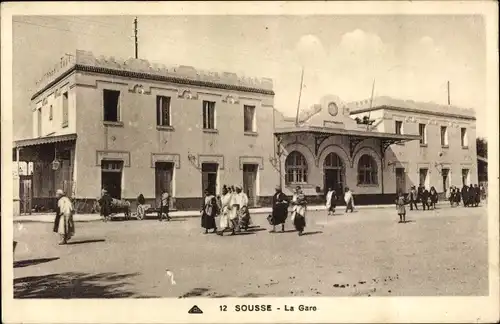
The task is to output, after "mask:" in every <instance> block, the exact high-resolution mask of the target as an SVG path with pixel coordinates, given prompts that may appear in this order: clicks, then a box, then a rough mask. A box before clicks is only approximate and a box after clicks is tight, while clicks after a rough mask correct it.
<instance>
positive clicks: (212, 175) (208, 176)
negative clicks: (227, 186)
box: [201, 163, 219, 195]
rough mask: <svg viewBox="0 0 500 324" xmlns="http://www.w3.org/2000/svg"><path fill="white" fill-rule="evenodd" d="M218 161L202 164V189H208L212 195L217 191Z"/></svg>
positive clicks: (203, 190)
mask: <svg viewBox="0 0 500 324" xmlns="http://www.w3.org/2000/svg"><path fill="white" fill-rule="evenodd" d="M218 169H219V166H218V165H217V163H203V164H202V165H201V186H202V187H201V189H202V192H205V190H208V192H209V193H210V194H212V195H215V194H216V193H217V170H218Z"/></svg>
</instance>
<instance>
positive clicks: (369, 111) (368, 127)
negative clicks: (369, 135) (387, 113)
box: [366, 79, 375, 131]
mask: <svg viewBox="0 0 500 324" xmlns="http://www.w3.org/2000/svg"><path fill="white" fill-rule="evenodd" d="M374 92H375V79H373V83H372V95H371V97H370V110H368V124H367V125H366V130H367V131H368V130H369V129H370V115H371V112H372V110H371V109H372V107H373V93H374Z"/></svg>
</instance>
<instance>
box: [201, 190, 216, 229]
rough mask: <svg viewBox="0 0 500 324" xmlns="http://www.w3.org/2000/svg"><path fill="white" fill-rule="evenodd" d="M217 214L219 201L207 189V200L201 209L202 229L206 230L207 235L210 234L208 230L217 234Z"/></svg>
mask: <svg viewBox="0 0 500 324" xmlns="http://www.w3.org/2000/svg"><path fill="white" fill-rule="evenodd" d="M217 214H218V210H217V199H216V198H215V196H214V195H212V194H211V193H210V192H209V191H208V189H207V190H205V199H204V200H203V207H202V209H201V227H203V228H204V229H205V234H208V230H211V229H213V233H217V226H216V224H215V217H216V216H217Z"/></svg>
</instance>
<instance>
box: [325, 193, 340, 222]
mask: <svg viewBox="0 0 500 324" xmlns="http://www.w3.org/2000/svg"><path fill="white" fill-rule="evenodd" d="M336 201H337V193H336V192H335V190H333V188H328V192H327V193H326V210H327V211H328V216H332V215H333V214H335V207H337V204H336Z"/></svg>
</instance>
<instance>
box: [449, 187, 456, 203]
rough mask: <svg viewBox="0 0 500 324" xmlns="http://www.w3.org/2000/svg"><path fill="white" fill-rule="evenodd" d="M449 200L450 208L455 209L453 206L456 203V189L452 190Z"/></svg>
mask: <svg viewBox="0 0 500 324" xmlns="http://www.w3.org/2000/svg"><path fill="white" fill-rule="evenodd" d="M448 200H449V201H450V206H451V207H453V204H454V203H455V188H454V187H451V188H450V194H449V197H448Z"/></svg>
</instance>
